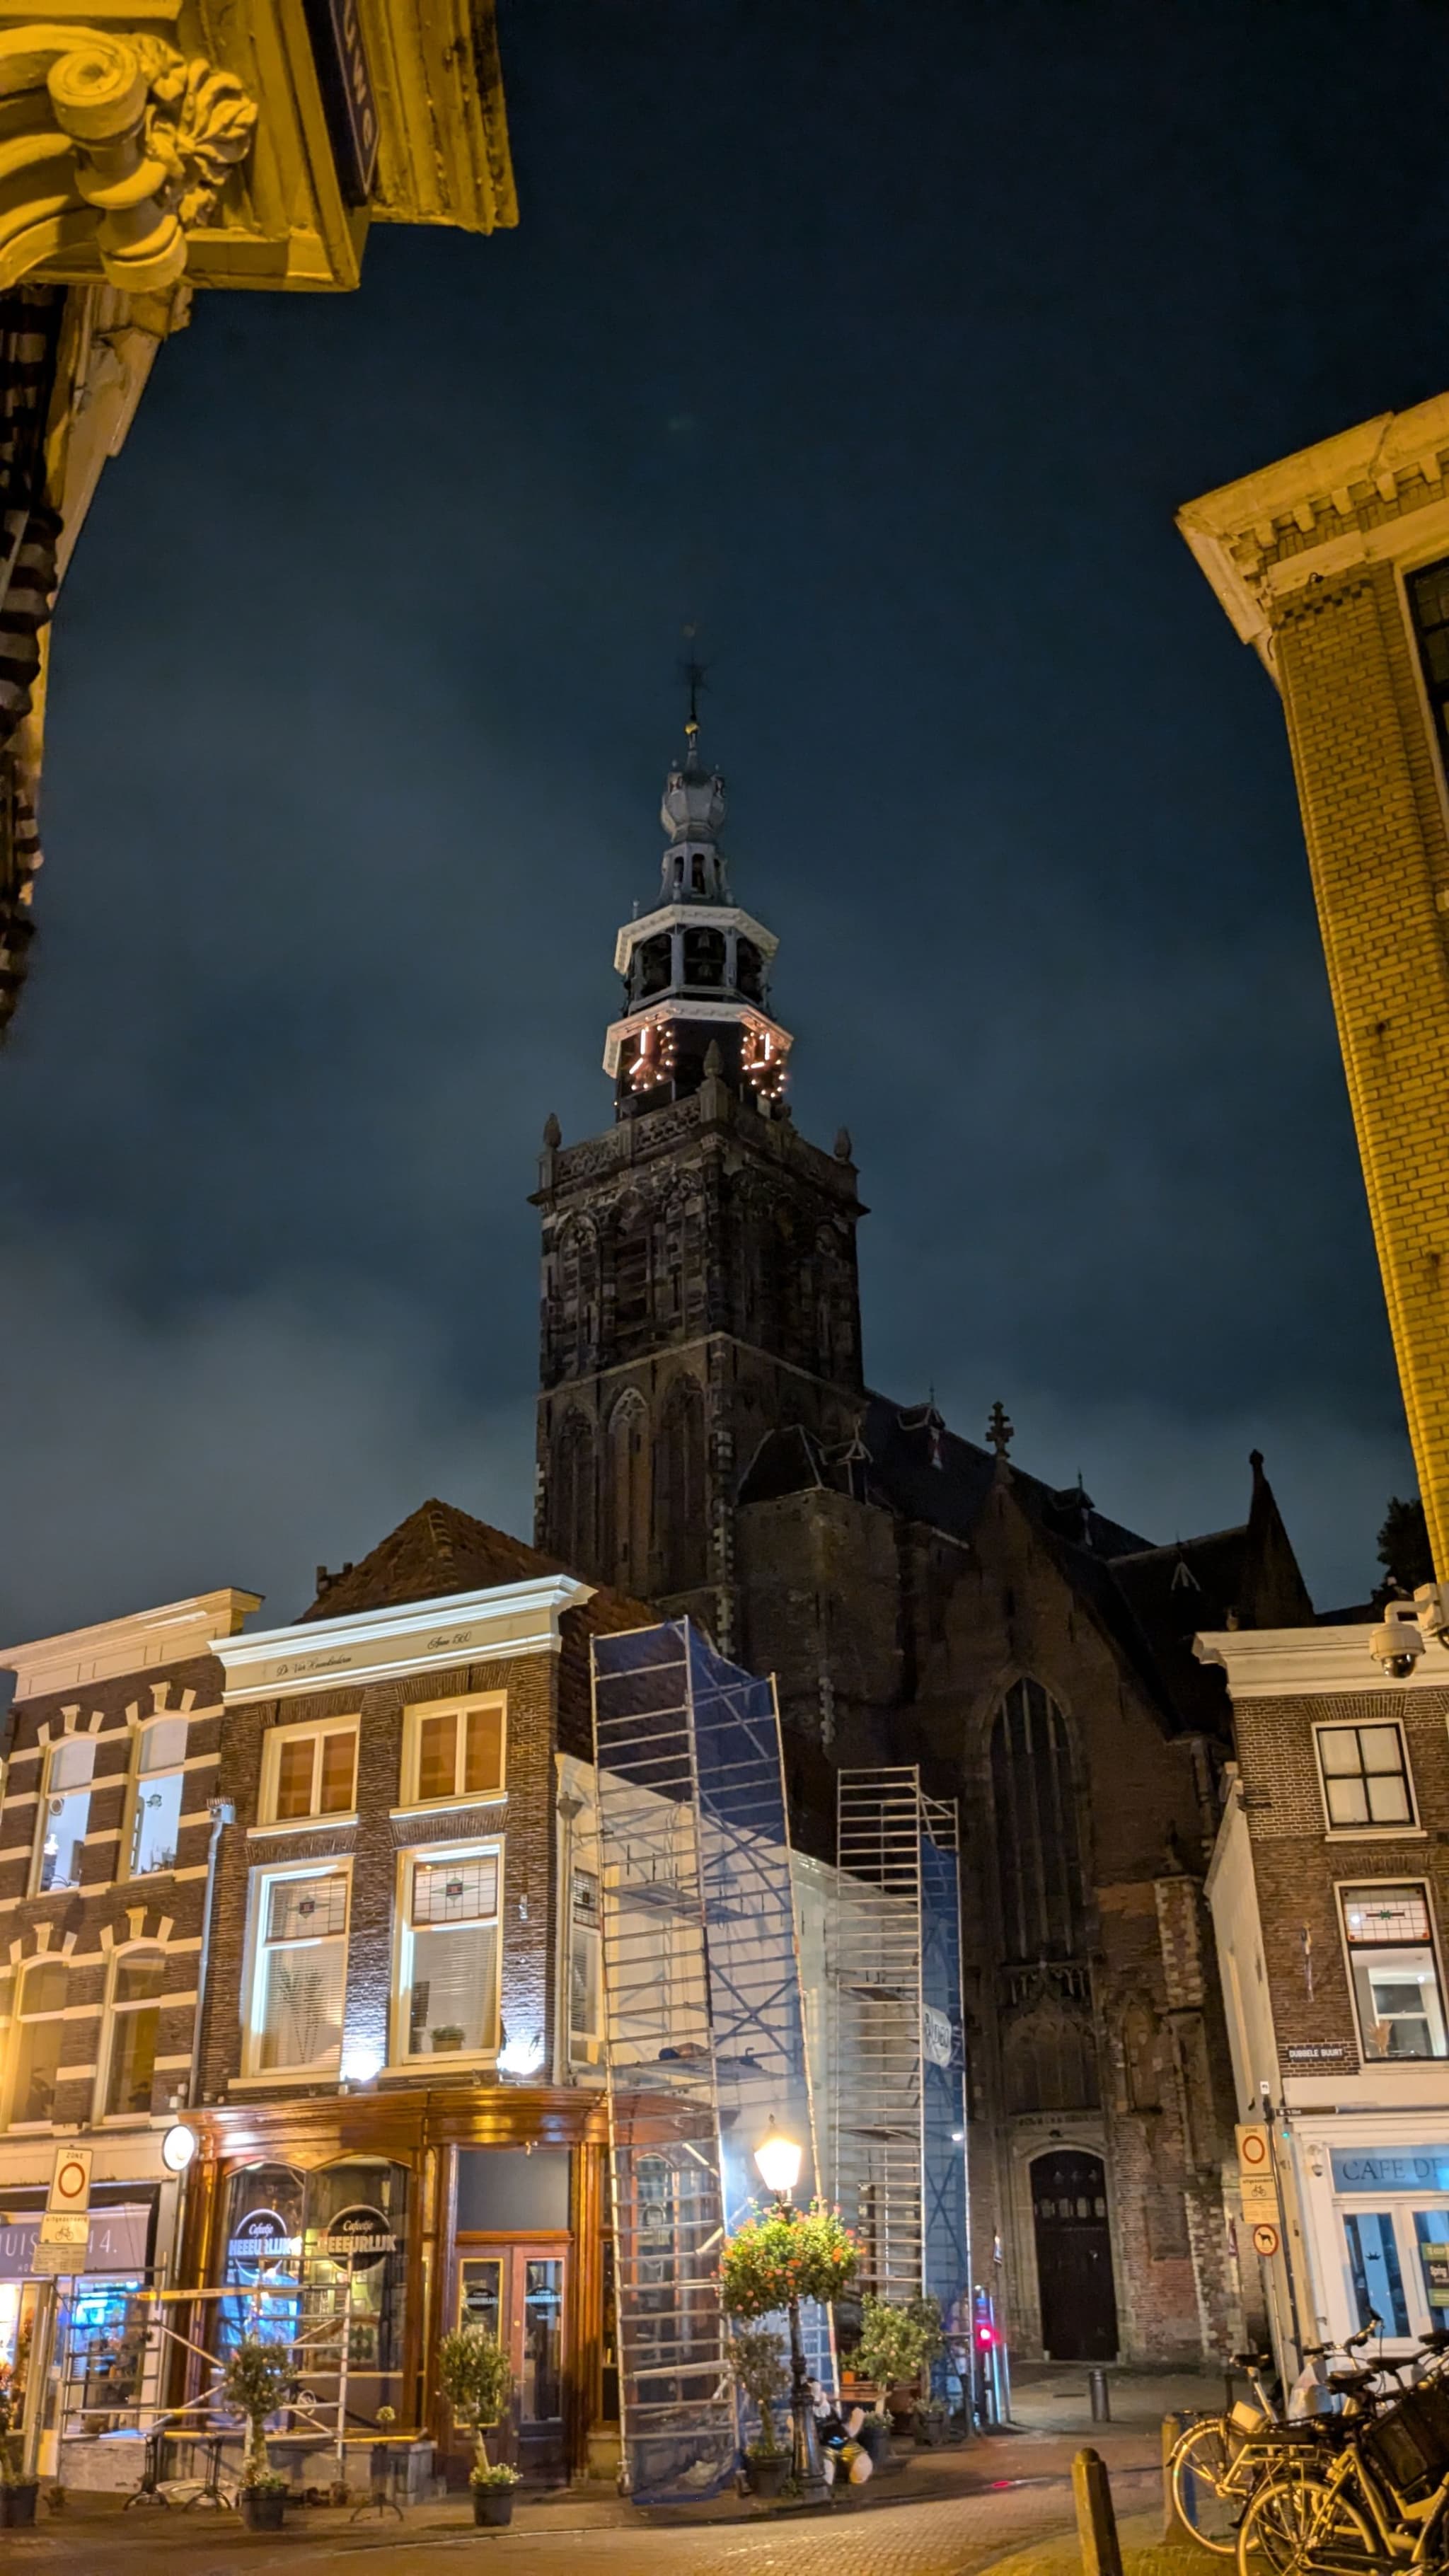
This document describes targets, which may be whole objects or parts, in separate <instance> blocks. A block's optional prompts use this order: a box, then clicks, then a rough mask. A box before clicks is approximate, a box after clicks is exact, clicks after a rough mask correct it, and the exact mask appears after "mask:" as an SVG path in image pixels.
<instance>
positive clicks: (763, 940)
mask: <svg viewBox="0 0 1449 2576" xmlns="http://www.w3.org/2000/svg"><path fill="white" fill-rule="evenodd" d="M723 815H724V790H723V782H722V780H721V779H720V778H719V777H718V775H717V774H715V773H711V772H708V771H706V769H705V767H704V765H703V763H702V762H701V760H700V757H699V750H698V741H697V736H696V735H695V733H694V732H693V731H691V733H690V737H689V746H688V751H687V754H686V757H685V759H684V761H683V763H682V764H681V765H680V767H679V768H677V769H676V770H675V771H674V772H673V773H672V774H671V776H670V779H669V782H668V785H667V787H666V791H665V798H664V805H663V812H662V820H663V823H664V828H665V832H666V835H667V845H666V849H665V853H664V861H663V877H662V883H661V888H660V895H659V899H658V902H657V903H656V905H655V906H654V908H653V909H652V910H650V911H648V912H645V913H643V914H642V915H640V916H638V917H636V919H635V920H634V921H632V922H631V923H630V924H628V925H627V926H626V928H625V929H624V930H623V931H621V933H620V937H619V945H618V950H617V952H616V959H615V962H616V965H617V966H618V968H619V971H620V972H621V974H622V975H623V976H624V979H625V986H624V1006H625V1007H624V1015H623V1017H622V1018H621V1019H620V1020H618V1021H616V1022H615V1023H614V1025H613V1026H612V1027H611V1029H610V1030H609V1033H608V1041H607V1046H606V1051H605V1066H606V1070H607V1071H608V1072H609V1073H610V1074H611V1075H612V1077H613V1079H614V1086H615V1120H614V1124H613V1127H612V1128H611V1129H610V1130H609V1131H608V1132H606V1133H605V1134H603V1135H600V1136H596V1137H592V1138H588V1139H585V1140H583V1141H581V1142H579V1143H576V1144H572V1145H568V1146H565V1145H564V1144H563V1142H562V1139H561V1137H560V1134H559V1131H558V1126H557V1122H556V1121H555V1120H552V1119H550V1121H549V1124H548V1127H547V1128H546V1130H545V1138H544V1152H543V1156H542V1161H541V1164H540V1174H539V1189H538V1192H537V1196H536V1200H535V1204H536V1205H537V1206H538V1208H539V1210H540V1215H541V1221H542V1235H543V1282H542V1291H543V1293H542V1309H541V1358H540V1381H541V1382H540V1398H539V1414H538V1470H537V1472H538V1506H537V1519H536V1535H537V1537H538V1540H539V1543H540V1545H541V1546H543V1547H545V1548H547V1549H548V1550H549V1551H550V1552H551V1553H553V1554H554V1555H557V1556H559V1557H560V1558H562V1559H564V1560H565V1561H567V1562H568V1563H570V1564H573V1565H576V1566H577V1567H578V1569H579V1571H580V1572H581V1573H583V1574H585V1575H586V1576H588V1577H589V1578H590V1579H591V1580H595V1581H599V1582H602V1583H611V1584H618V1585H620V1586H622V1587H624V1588H627V1589H630V1590H633V1591H642V1592H644V1593H646V1594H648V1595H649V1596H651V1597H654V1598H656V1599H660V1600H662V1601H663V1602H664V1603H665V1604H666V1605H667V1606H669V1607H670V1608H671V1609H674V1608H678V1609H688V1610H689V1611H690V1612H691V1613H692V1614H693V1615H694V1616H695V1617H696V1618H698V1619H699V1620H700V1622H701V1624H703V1625H705V1626H706V1627H708V1628H709V1629H710V1630H711V1631H712V1632H713V1634H714V1635H715V1636H716V1638H717V1639H718V1641H719V1642H720V1644H721V1645H722V1646H723V1647H724V1648H725V1650H726V1651H727V1652H729V1653H731V1654H733V1655H735V1656H737V1657H738V1658H739V1659H740V1660H741V1661H742V1662H744V1663H745V1664H747V1665H748V1666H749V1667H750V1668H751V1669H752V1670H755V1671H758V1672H769V1671H773V1672H774V1673H775V1674H776V1677H777V1681H778V1687H779V1696H780V1710H781V1719H782V1726H783V1735H784V1745H785V1761H786V1773H787V1785H788V1788H789V1792H790V1799H791V1808H792V1817H793V1825H794V1831H795V1833H796V1836H797V1839H798V1840H799V1842H800V1843H801V1844H802V1845H803V1846H804V1848H806V1849H807V1850H813V1851H815V1852H818V1853H820V1854H821V1855H823V1856H826V1857H829V1856H831V1854H832V1853H833V1850H834V1833H835V1774H836V1770H837V1768H838V1767H840V1766H848V1765H852V1764H867V1765H868V1764H872V1763H879V1762H892V1761H895V1762H920V1763H921V1764H922V1765H923V1771H924V1774H925V1777H926V1779H927V1785H928V1786H929V1788H930V1790H931V1792H932V1794H934V1795H937V1796H940V1797H950V1798H954V1799H956V1800H957V1801H958V1802H959V1806H960V1811H961V1821H962V1835H963V1884H964V1892H965V1917H966V1919H965V1976H966V1989H967V1999H968V2027H967V2031H966V2033H965V2045H966V2053H967V2060H968V2064H969V2067H970V2074H971V2084H972V2095H973V2124H972V2129H971V2163H972V2201H973V2220H974V2237H975V2249H976V2251H975V2266H976V2271H977V2275H978V2277H979V2278H981V2279H982V2280H983V2281H985V2282H986V2284H987V2285H988V2286H990V2287H991V2288H992V2289H993V2290H995V2291H996V2293H997V2295H998V2297H999V2300H1000V2303H1001V2306H1002V2309H1003V2311H1004V2314H1005V2317H1006V2320H1007V2324H1008V2328H1009V2331H1010V2332H1011V2335H1012V2339H1013V2341H1014V2343H1015V2344H1016V2346H1017V2348H1018V2350H1022V2351H1025V2352H1028V2353H1031V2352H1041V2351H1043V2350H1045V2351H1047V2352H1050V2353H1053V2354H1056V2355H1058V2356H1060V2357H1069V2356H1073V2355H1075V2356H1080V2357H1083V2358H1098V2357H1102V2356H1108V2357H1110V2356H1111V2355H1112V2354H1113V2353H1116V2352H1121V2353H1122V2354H1123V2355H1124V2356H1125V2357H1127V2358H1130V2359H1134V2360H1145V2359H1168V2358H1177V2357H1189V2356H1195V2355H1197V2354H1198V2353H1200V2352H1202V2351H1204V2350H1207V2351H1210V2352H1218V2351H1221V2350H1223V2349H1224V2348H1225V2347H1226V2345H1227V2343H1228V2342H1229V2341H1230V2339H1231V2337H1232V2336H1233V2334H1234V2333H1235V2331H1236V2318H1237V2308H1238V2285H1237V2283H1236V2280H1235V2279H1234V2278H1233V2277H1232V2275H1231V2273H1230V2270H1229V2268H1228V2266H1227V2264H1226V2260H1225V2255H1224V2246H1225V2243H1226V2233H1225V2227H1224V2216H1223V2198H1222V2167H1223V2159H1224V2156H1225V2155H1230V2152H1231V2143H1232V2141H1231V2116H1232V2103H1231V2087H1230V2083H1229V2081H1228V2073H1227V2058H1226V2052H1225V2045H1224V2040H1223V2032H1222V2022H1221V2013H1220V2008H1219V2005H1218V2002H1217V1999H1216V1995H1215V1992H1214V1987H1213V1980H1212V1978H1211V1977H1210V1976H1208V1975H1207V1974H1205V1972H1204V1965H1203V1962H1204V1956H1205V1940H1204V1934H1205V1923H1206V1918H1205V1915H1204V1913H1203V1909H1202V1892H1201V1891H1202V1876H1203V1871H1204V1869H1205V1865H1206V1855H1207V1850H1208V1847H1209V1843H1210V1839H1211V1835H1212V1832H1213V1829H1214V1826H1215V1822H1216V1803H1215V1793H1216V1781H1217V1776H1218V1772H1219V1770H1220V1766H1221V1763H1222V1761H1223V1759H1224V1758H1225V1756H1226V1754H1227V1751H1228V1749H1229V1740H1230V1739H1229V1713H1228V1705H1227V1698H1226V1693H1225V1692H1224V1690H1223V1688H1222V1686H1221V1683H1220V1681H1219V1680H1218V1678H1217V1677H1216V1676H1211V1675H1208V1674H1206V1673H1204V1672H1203V1671H1202V1670H1201V1669H1200V1668H1199V1667H1197V1666H1195V1665H1194V1663H1193V1660H1192V1657H1191V1654H1190V1651H1189V1644H1190V1639H1191V1636H1192V1633H1193V1631H1194V1629H1196V1628H1198V1627H1200V1626H1202V1625H1203V1624H1204V1621H1205V1620H1206V1619H1208V1618H1209V1617H1211V1619H1212V1621H1213V1622H1215V1623H1222V1624H1226V1623H1227V1622H1229V1621H1234V1622H1240V1623H1242V1624H1243V1625H1245V1626H1248V1625H1252V1624H1255V1623H1258V1622H1262V1621H1265V1620H1266V1621H1269V1622H1271V1623H1272V1624H1274V1625H1279V1624H1281V1623H1283V1622H1285V1621H1292V1620H1297V1619H1302V1618H1306V1617H1308V1616H1310V1615H1311V1611H1310V1605H1309V1603H1308V1600H1307V1596H1306V1593H1305V1592H1304V1589H1303V1585H1302V1581H1301V1578H1300V1576H1299V1574H1298V1569H1297V1566H1296V1563H1295V1562H1294V1558H1293V1554H1292V1550H1291V1547H1290V1546H1289V1544H1288V1541H1287V1538H1286V1536H1285V1534H1284V1531H1283V1528H1282V1524H1281V1521H1280V1520H1279V1517H1278V1514H1277V1511H1276V1508H1275V1506H1274V1504H1273V1499H1272V1496H1271V1493H1270V1491H1269V1489H1268V1487H1267V1484H1266V1482H1265V1480H1264V1479H1263V1476H1262V1473H1261V1462H1260V1461H1257V1460H1255V1462H1254V1473H1253V1493H1252V1502H1251V1507H1250V1511H1249V1515H1248V1518H1247V1520H1246V1522H1245V1523H1244V1524H1243V1526H1242V1527H1241V1528H1238V1529H1236V1530H1232V1531H1228V1532H1224V1533H1219V1534H1217V1535H1216V1536H1214V1537H1212V1538H1209V1539H1204V1540H1199V1541H1190V1542H1188V1543H1186V1544H1184V1545H1182V1546H1178V1547H1172V1548H1166V1549H1161V1548H1154V1547H1152V1546H1151V1545H1150V1544H1149V1542H1148V1541H1146V1540H1144V1539H1142V1538H1140V1537H1138V1536H1137V1535H1136V1534H1135V1533H1133V1532H1132V1531H1129V1530H1126V1529H1123V1528H1121V1527H1120V1526H1119V1525H1117V1524H1115V1523H1113V1522H1111V1521H1109V1520H1107V1519H1106V1518H1105V1517H1104V1516H1103V1515H1102V1514H1100V1513H1099V1512H1097V1511H1096V1509H1095V1508H1094V1506H1093V1504H1092V1502H1091V1499H1090V1497H1089V1496H1088V1495H1087V1494H1085V1493H1084V1492H1083V1491H1082V1490H1081V1489H1080V1487H1078V1488H1076V1489H1074V1490H1072V1491H1068V1492H1055V1491H1053V1490H1052V1489H1050V1488H1049V1487H1048V1486H1046V1485H1044V1484H1043V1483H1041V1482H1040V1480H1038V1479H1036V1478H1034V1477H1032V1476H1030V1475H1028V1474H1026V1473H1025V1472H1023V1471H1022V1470H1020V1469H1018V1468H1017V1467H1015V1465H1014V1464H1013V1463H1012V1462H1011V1461H1010V1460H1009V1458H1008V1456H1007V1450H1008V1446H1009V1440H1010V1427H1009V1425H1006V1424H1005V1421H1004V1417H1003V1416H1001V1415H1000V1411H999V1408H998V1412H997V1415H996V1416H995V1417H994V1441H993V1445H994V1447H995V1449H996V1452H997V1454H996V1456H994V1457H993V1455H992V1454H991V1451H990V1450H989V1449H986V1448H980V1447H977V1446H975V1445H973V1444H972V1443H970V1442H967V1441H963V1440H960V1439H958V1438H956V1437H955V1436H954V1435H953V1434H952V1433H950V1432H949V1431H948V1430H947V1428H946V1426H945V1424H944V1422H943V1421H942V1420H941V1418H940V1416H939V1414H938V1413H937V1412H936V1411H935V1408H934V1406H933V1405H931V1404H930V1403H926V1404H917V1405H914V1406H902V1405H900V1404H899V1403H895V1402H892V1401H890V1400H888V1399H887V1398H885V1397H882V1396H880V1395H879V1394H875V1393H872V1392H871V1391H870V1390H869V1388H868V1386H867V1384H866V1379H865V1374H864V1366H863V1359H862V1338H861V1326H860V1313H859V1294H858V1286H857V1274H856V1253H855V1229H856V1226H857V1223H858V1221H859V1219H860V1217H861V1216H862V1215H863V1214H864V1212H865V1211H864V1210H863V1208H862V1206H861V1204H860V1201H859V1198H858V1196H857V1191H856V1173H855V1168H854V1164H853V1160H852V1150H851V1142H850V1138H849V1136H848V1135H847V1134H846V1133H845V1131H844V1130H842V1131H841V1133H840V1135H839V1136H838V1137H837V1139H836V1143H835V1148H834V1151H833V1152H832V1153H826V1152H824V1151H822V1150H821V1149H820V1148H819V1147H817V1146H815V1145H813V1144H811V1143H810V1142H809V1141H808V1140H807V1139H805V1138H803V1137H802V1136H800V1135H799V1134H798V1133H797V1131H796V1129H795V1127H794V1124H793V1121H792V1118H791V1115H790V1110H789V1105H788V1101H787V1099H786V1097H785V1090H784V1066H785V1064H786V1061H787V1059H788V1056H789V1051H790V1046H791V1039H790V1036H789V1032H788V1031H787V1030H786V1029H784V1028H783V1027H782V1026H781V1024H780V1023H779V1022H778V1021H777V1020H776V1019H775V1018H774V1017H773V1016H772V1013H773V1005H772V1003H771V1001H770V998H769V989H768V983H767V980H766V976H767V970H768V968H769V966H770V964H771V963H772V961H773V957H774V950H775V942H774V940H773V938H772V936H771V935H770V934H769V933H768V932H767V931H765V930H764V929H763V928H762V926H761V925H760V924H759V923H758V922H757V921H755V920H754V919H753V917H752V916H751V915H749V914H747V913H744V912H742V911H741V910H740V909H739V907H738V905H737V904H736V903H735V901H734V898H733V895H732V893H731V890H730V886H729V880H728V871H727V867H726V863H725V860H724V855H723V852H722V850H721V847H720V840H719V835H720V830H721V827H722V822H723Z"/></svg>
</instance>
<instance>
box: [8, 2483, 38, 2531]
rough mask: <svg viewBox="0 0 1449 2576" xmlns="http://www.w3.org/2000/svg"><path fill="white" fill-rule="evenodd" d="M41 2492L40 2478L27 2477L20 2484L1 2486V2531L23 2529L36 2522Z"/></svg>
mask: <svg viewBox="0 0 1449 2576" xmlns="http://www.w3.org/2000/svg"><path fill="white" fill-rule="evenodd" d="M39 2493H40V2480H39V2479H38V2478H27V2479H25V2481H24V2483H23V2484H22V2485H20V2486H14V2487H0V2531H21V2530H23V2529H24V2528H25V2527H26V2525H27V2524H29V2523H32V2522H34V2520H35V2499H36V2497H37V2496H38V2495H39Z"/></svg>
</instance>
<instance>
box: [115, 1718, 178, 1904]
mask: <svg viewBox="0 0 1449 2576" xmlns="http://www.w3.org/2000/svg"><path fill="white" fill-rule="evenodd" d="M186 1735H187V1726H186V1720H185V1718H184V1717H158V1718H155V1719H153V1720H152V1723H151V1724H150V1725H149V1726H143V1727H142V1728H141V1730H140V1733H139V1734H138V1736H137V1738H136V1763H135V1776H134V1780H133V1783H132V1789H131V1851H130V1861H129V1871H130V1875H131V1877H132V1878H147V1877H149V1876H150V1875H151V1873H152V1872H153V1871H154V1870H158V1869H174V1868H175V1867H176V1844H177V1837H178V1834H179V1830H180V1825H181V1803H182V1798H183V1795H184V1793H185V1788H186V1773H185V1770H184V1768H183V1765H184V1764H185V1761H186Z"/></svg>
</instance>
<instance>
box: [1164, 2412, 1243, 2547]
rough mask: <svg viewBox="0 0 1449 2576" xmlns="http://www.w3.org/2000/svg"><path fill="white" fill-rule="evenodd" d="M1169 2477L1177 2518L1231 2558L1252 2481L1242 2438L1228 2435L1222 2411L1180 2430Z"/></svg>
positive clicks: (1200, 2539) (1202, 2540)
mask: <svg viewBox="0 0 1449 2576" xmlns="http://www.w3.org/2000/svg"><path fill="white" fill-rule="evenodd" d="M1170 2479H1171V2489H1172V2501H1173V2504H1174V2506H1175V2508H1176V2511H1177V2516H1178V2520H1179V2521H1180V2522H1183V2523H1185V2524H1186V2525H1187V2528H1188V2530H1189V2531H1190V2532H1191V2533H1192V2536H1193V2538H1194V2540H1196V2541H1198V2542H1199V2543H1200V2544H1201V2546H1202V2547H1203V2548H1204V2549H1214V2550H1216V2551H1217V2553H1218V2555H1219V2557H1221V2558H1231V2556H1232V2554H1233V2551H1234V2550H1235V2549H1236V2547H1237V2545H1238V2525H1239V2523H1240V2522H1241V2521H1242V2518H1243V2507H1244V2505H1245V2504H1246V2502H1247V2499H1248V2496H1249V2494H1250V2493H1251V2491H1252V2483H1253V2481H1252V2476H1251V2472H1250V2471H1249V2470H1248V2468H1247V2464H1246V2462H1245V2461H1244V2459H1243V2446H1242V2443H1241V2441H1237V2440H1234V2438H1233V2437H1232V2436H1231V2435H1230V2434H1229V2432H1228V2429H1227V2426H1226V2424H1225V2423H1224V2421H1223V2419H1222V2417H1221V2415H1209V2416H1207V2417H1206V2418H1205V2419H1204V2421H1203V2422H1202V2423H1201V2424H1193V2425H1191V2426H1190V2427H1189V2429H1188V2431H1187V2432H1185V2433H1184V2434H1182V2435H1181V2437H1180V2438H1179V2440H1178V2441H1177V2443H1176V2444H1175V2445H1174V2448H1173V2453H1172V2460H1171V2464H1170Z"/></svg>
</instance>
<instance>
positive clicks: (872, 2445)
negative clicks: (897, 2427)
mask: <svg viewBox="0 0 1449 2576" xmlns="http://www.w3.org/2000/svg"><path fill="white" fill-rule="evenodd" d="M858 2439H859V2442H860V2447H861V2449H862V2450H863V2451H864V2453H865V2456H866V2458H867V2459H868V2460H869V2462H870V2464H871V2467H872V2468H873V2469H888V2468H889V2467H890V2464H891V2457H892V2454H891V2428H890V2426H889V2424H873V2423H872V2422H871V2420H870V2417H869V2416H868V2415H867V2417H866V2419H865V2422H864V2423H863V2424H862V2426H861V2428H860V2433H859V2436H858Z"/></svg>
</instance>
